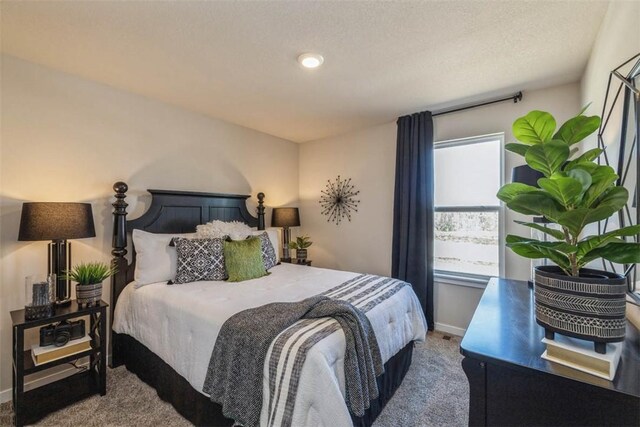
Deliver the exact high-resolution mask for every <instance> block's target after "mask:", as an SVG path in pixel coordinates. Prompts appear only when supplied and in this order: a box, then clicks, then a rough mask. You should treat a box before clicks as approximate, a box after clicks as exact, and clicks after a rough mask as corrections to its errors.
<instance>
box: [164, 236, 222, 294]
mask: <svg viewBox="0 0 640 427" xmlns="http://www.w3.org/2000/svg"><path fill="white" fill-rule="evenodd" d="M172 243H173V244H174V245H175V247H176V252H177V254H178V266H177V271H176V278H175V279H174V280H173V281H171V282H170V283H169V284H180V283H189V282H197V281H199V280H225V279H226V278H227V271H226V270H225V268H224V245H223V240H222V239H218V238H215V239H185V238H181V237H177V238H175V239H173V241H172Z"/></svg>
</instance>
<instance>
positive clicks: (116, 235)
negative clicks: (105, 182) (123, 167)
mask: <svg viewBox="0 0 640 427" xmlns="http://www.w3.org/2000/svg"><path fill="white" fill-rule="evenodd" d="M128 189H129V186H128V185H127V184H126V183H124V182H122V181H118V182H116V183H115V184H113V191H115V192H116V194H115V196H116V201H115V202H113V203H112V204H111V206H113V239H112V241H111V246H112V249H111V255H113V256H114V257H116V258H124V256H125V255H126V254H127V229H126V221H127V206H129V205H128V204H127V202H125V201H124V199H125V198H126V197H127V194H126V193H127V190H128Z"/></svg>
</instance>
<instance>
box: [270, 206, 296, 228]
mask: <svg viewBox="0 0 640 427" xmlns="http://www.w3.org/2000/svg"><path fill="white" fill-rule="evenodd" d="M271 226H272V227H299V226H300V213H299V212H298V208H273V214H272V215H271Z"/></svg>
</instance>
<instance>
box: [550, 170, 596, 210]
mask: <svg viewBox="0 0 640 427" xmlns="http://www.w3.org/2000/svg"><path fill="white" fill-rule="evenodd" d="M587 176H589V175H588V174H587ZM589 178H591V177H590V176H589ZM538 185H539V186H540V188H542V189H544V190H545V191H547V192H548V193H549V194H551V196H553V198H554V199H556V200H557V201H558V203H560V204H561V205H562V206H564V207H565V208H567V207H569V206H573V204H575V202H576V200H578V198H579V197H580V196H581V195H582V184H581V183H580V182H579V181H578V180H576V179H573V178H563V177H558V178H555V179H550V178H540V179H539V180H538Z"/></svg>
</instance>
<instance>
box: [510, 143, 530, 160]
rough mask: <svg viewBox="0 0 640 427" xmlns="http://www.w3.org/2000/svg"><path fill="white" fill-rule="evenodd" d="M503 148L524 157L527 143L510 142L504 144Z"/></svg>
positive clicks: (527, 147)
mask: <svg viewBox="0 0 640 427" xmlns="http://www.w3.org/2000/svg"><path fill="white" fill-rule="evenodd" d="M504 148H505V150H507V151H511V152H512V153H516V154H520V155H521V156H523V157H524V155H525V154H527V150H528V149H529V146H528V145H525V144H516V143H515V142H511V143H509V144H507V145H505V146H504Z"/></svg>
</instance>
